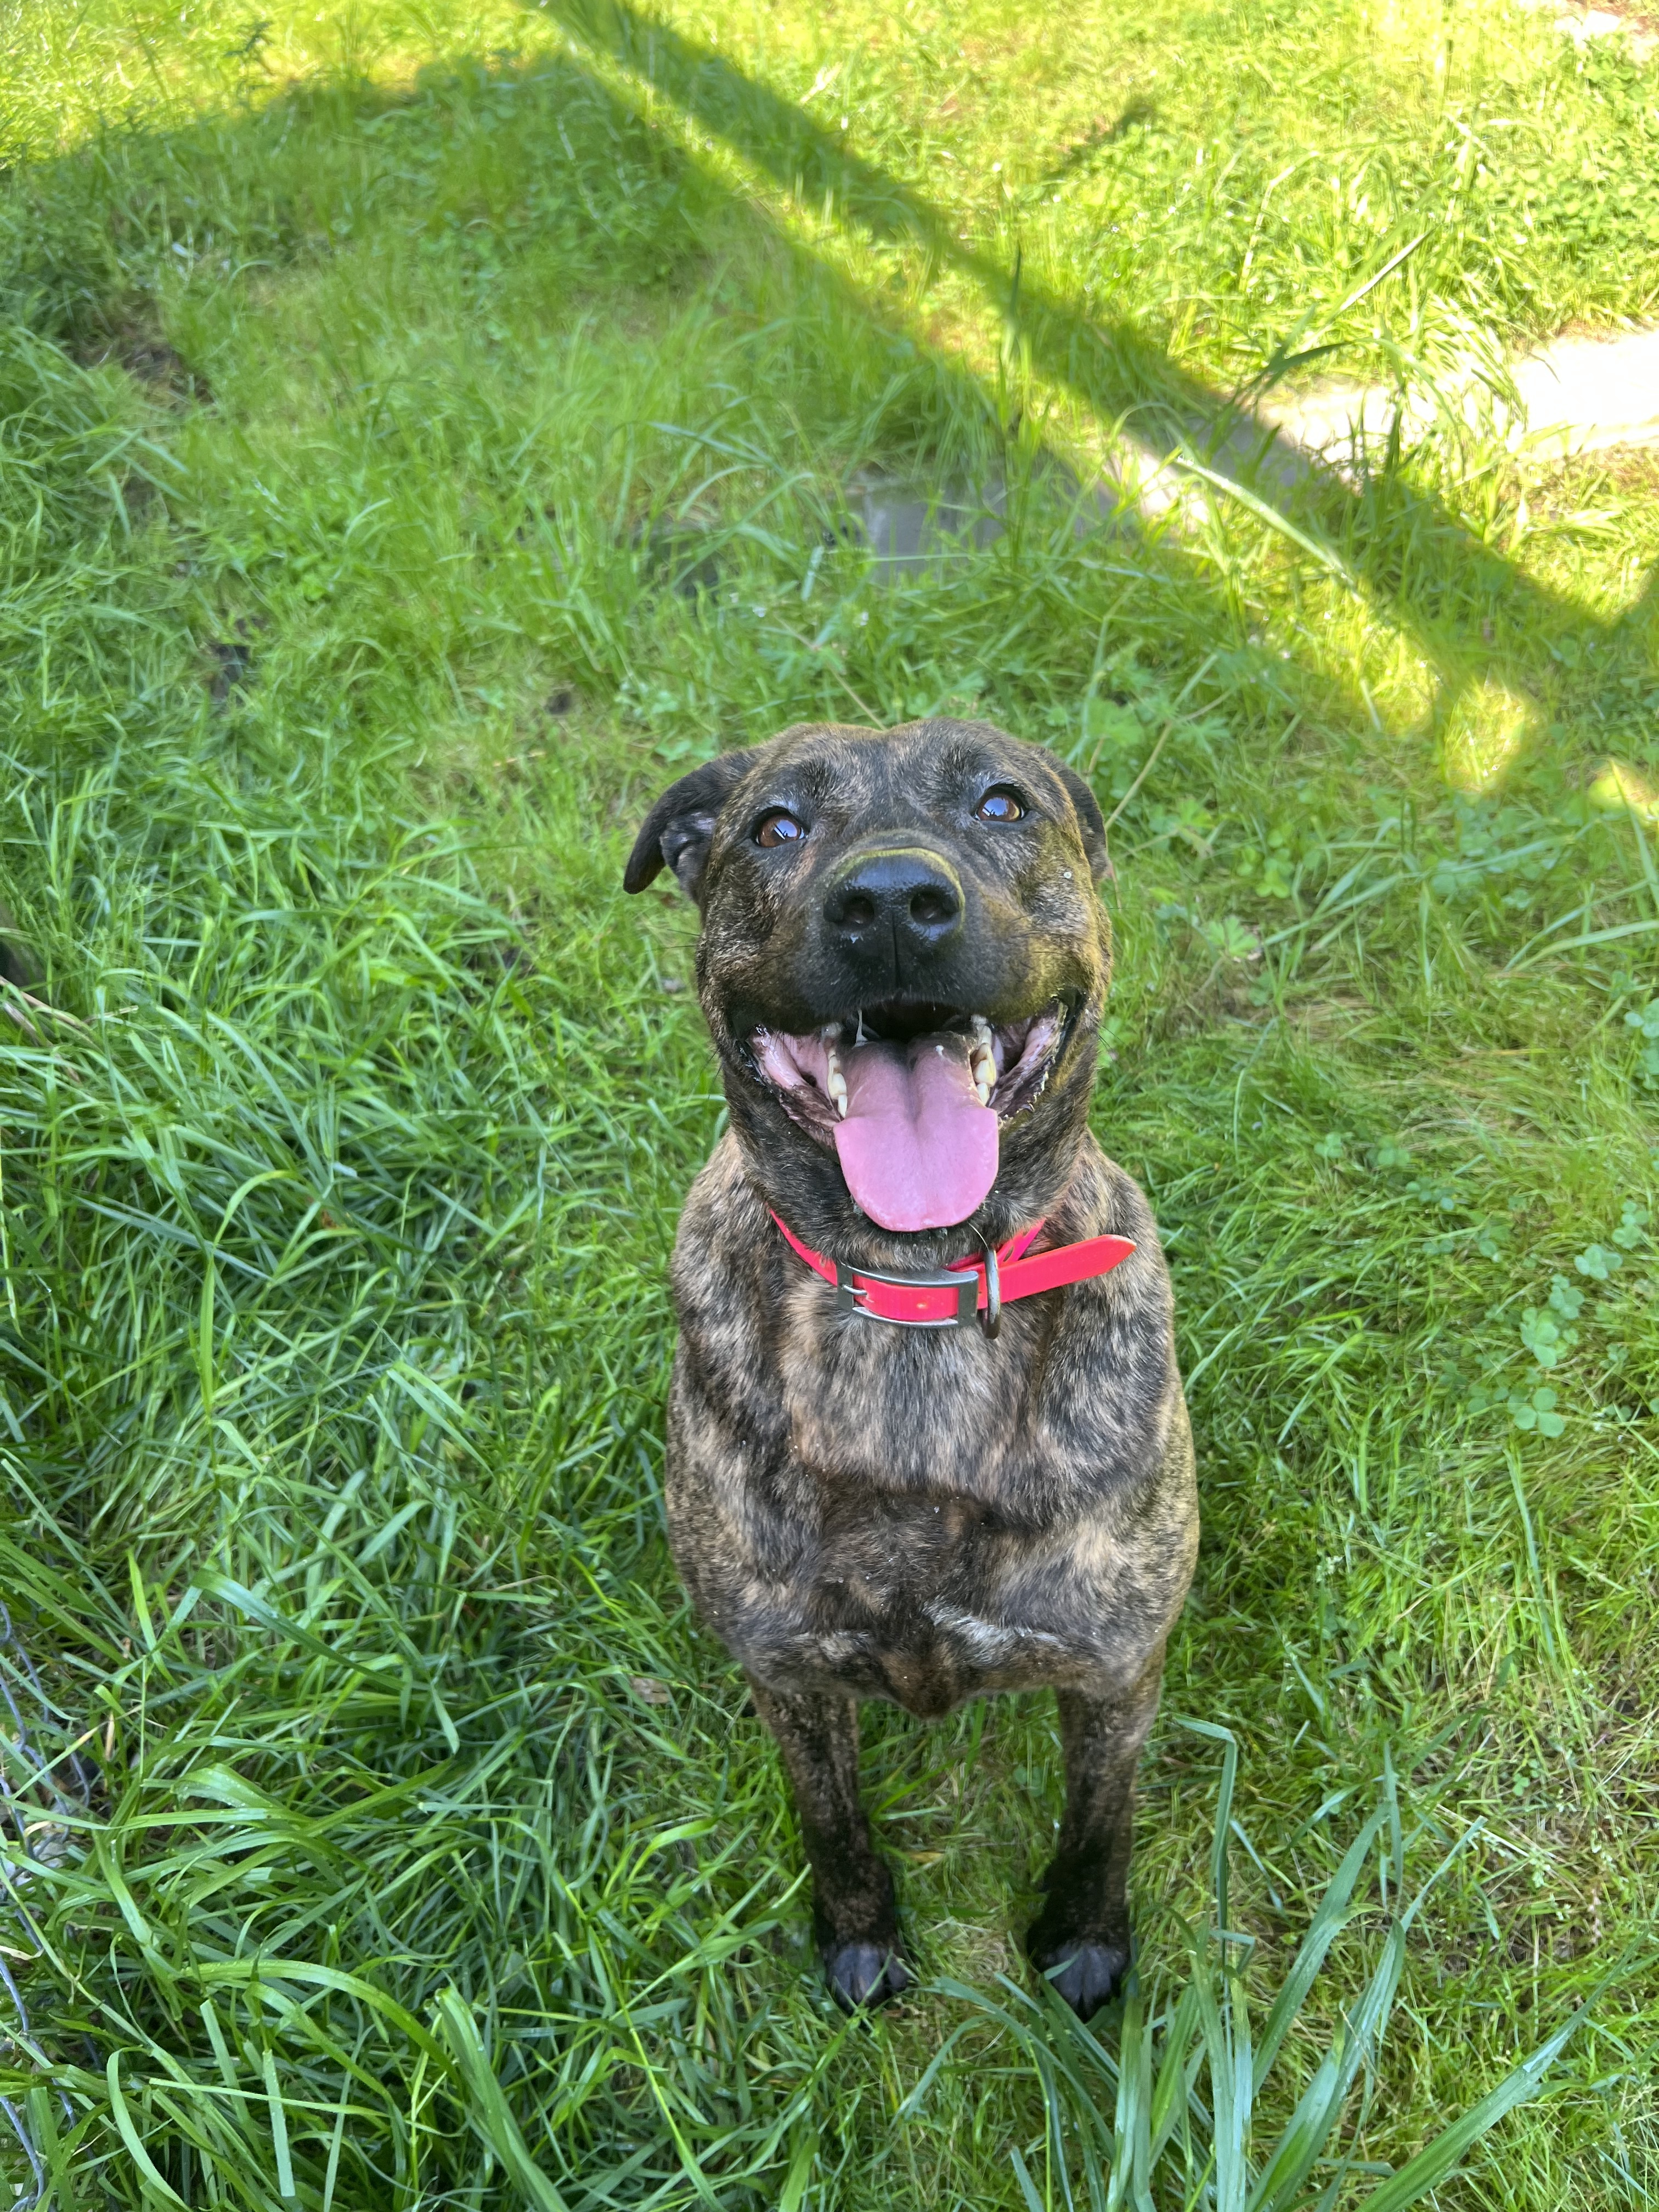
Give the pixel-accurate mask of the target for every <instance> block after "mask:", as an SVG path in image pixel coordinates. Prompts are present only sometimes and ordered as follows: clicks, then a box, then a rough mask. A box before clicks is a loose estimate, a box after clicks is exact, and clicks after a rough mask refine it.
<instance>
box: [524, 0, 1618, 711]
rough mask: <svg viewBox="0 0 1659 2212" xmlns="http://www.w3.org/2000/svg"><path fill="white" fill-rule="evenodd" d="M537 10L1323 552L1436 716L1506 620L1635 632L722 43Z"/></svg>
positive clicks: (1601, 637) (617, 8)
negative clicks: (1258, 394) (950, 210)
mask: <svg viewBox="0 0 1659 2212" xmlns="http://www.w3.org/2000/svg"><path fill="white" fill-rule="evenodd" d="M537 12H538V13H543V14H549V15H556V17H557V18H558V19H559V20H560V21H562V22H564V23H565V24H566V25H567V26H568V28H569V29H570V30H571V31H572V32H573V33H575V34H576V35H577V36H579V37H580V39H582V40H584V41H585V42H586V44H587V45H588V46H590V48H592V50H594V51H596V52H600V53H602V54H604V55H605V56H606V57H607V58H609V59H610V60H611V61H612V62H614V63H615V64H617V65H618V66H619V67H620V68H621V69H622V70H625V71H626V72H627V73H628V74H629V76H632V77H633V78H635V79H636V80H638V81H639V82H641V83H643V84H644V85H646V86H647V87H649V88H650V90H651V91H652V93H653V94H659V95H661V96H663V97H664V98H665V99H666V100H669V101H671V102H672V103H673V104H674V106H677V107H678V108H679V109H680V110H681V111H682V112H683V113H684V115H685V116H686V117H687V118H690V120H691V121H693V122H694V123H695V124H696V127H697V128H698V129H699V130H701V131H711V132H714V133H716V134H717V135H718V136H719V137H721V138H722V139H724V140H725V141H726V143H727V145H729V146H730V147H731V148H732V149H733V150H734V151H736V152H737V153H738V154H739V155H741V156H742V157H743V158H744V159H745V160H746V161H750V162H752V163H754V164H755V165H756V166H757V167H759V168H761V169H763V170H764V171H765V172H766V173H767V174H768V175H769V176H770V177H771V178H772V179H774V181H775V183H776V184H777V185H780V186H781V188H782V189H784V190H785V191H790V192H793V194H794V196H795V197H797V198H802V199H809V200H811V201H812V202H813V203H815V204H823V205H825V206H833V207H834V208H835V209H836V210H837V211H839V213H840V214H841V215H842V218H843V219H844V220H845V221H846V222H848V223H849V224H851V225H854V226H856V227H857V228H859V229H860V230H862V231H863V232H864V233H866V235H867V236H868V237H869V238H871V239H872V240H875V241H877V242H879V243H884V244H899V245H909V246H915V247H917V248H919V249H920V250H921V252H922V253H923V255H924V256H925V257H926V261H927V266H928V269H929V271H930V272H931V270H933V269H934V268H937V267H938V266H939V265H941V264H947V265H949V266H951V268H953V269H955V270H957V271H958V272H960V273H961V274H962V275H963V276H967V277H969V278H970V279H971V280H972V281H973V282H974V283H975V284H976V285H977V286H978V287H979V288H980V289H981V292H982V293H983V294H984V295H985V297H986V299H987V302H988V303H989V304H990V305H991V306H992V307H994V308H995V309H996V310H997V311H998V312H999V313H1001V314H1002V315H1003V316H1005V318H1009V319H1012V320H1013V321H1014V322H1015V324H1016V325H1017V337H1018V342H1019V343H1020V344H1021V345H1022V346H1024V347H1026V348H1029V357H1030V362H1031V363H1032V365H1033V367H1034V368H1036V369H1037V370H1038V371H1039V372H1040V373H1041V374H1042V375H1043V376H1045V377H1047V378H1048V379H1049V380H1052V381H1054V382H1055V383H1059V384H1062V385H1064V386H1066V388H1067V389H1069V390H1070V391H1071V392H1073V393H1074V394H1075V395H1076V396H1077V397H1078V398H1079V399H1080V400H1082V401H1083V402H1084V404H1085V405H1086V406H1087V407H1088V408H1089V409H1090V410H1091V411H1092V412H1093V413H1094V414H1095V415H1096V416H1097V418H1098V419H1100V420H1101V421H1102V422H1103V423H1105V424H1113V423H1121V424H1123V425H1124V426H1125V428H1127V429H1129V430H1131V431H1132V432H1133V434H1134V435H1137V436H1138V437H1139V439H1141V440H1142V441H1145V442H1146V444H1148V445H1150V446H1152V447H1153V448H1154V449H1156V451H1157V452H1158V453H1159V455H1160V456H1162V455H1163V454H1165V453H1176V454H1182V453H1184V454H1187V455H1190V456H1191V457H1193V458H1194V459H1198V460H1199V461H1200V463H1202V464H1204V465H1207V466H1208V467H1210V468H1211V469H1212V471H1214V474H1212V477H1210V478H1209V481H1210V482H1211V483H1212V484H1213V483H1215V482H1216V477H1223V476H1225V477H1229V478H1231V479H1232V480H1233V481H1234V482H1235V483H1238V484H1239V485H1241V486H1242V487H1243V490H1244V492H1245V494H1246V495H1247V496H1248V498H1249V500H1250V501H1255V502H1259V503H1260V505H1261V506H1262V507H1267V508H1268V509H1270V510H1271V516H1270V517H1269V518H1266V519H1267V520H1269V521H1270V522H1271V520H1272V519H1273V518H1277V519H1278V520H1280V521H1282V522H1284V523H1286V524H1289V525H1291V526H1292V527H1294V528H1295V529H1297V530H1298V531H1300V532H1303V533H1304V535H1311V536H1312V537H1313V538H1314V540H1315V542H1316V544H1322V550H1324V551H1325V552H1326V553H1327V554H1328V559H1329V562H1330V564H1331V565H1332V566H1334V567H1338V568H1340V569H1342V570H1343V571H1345V572H1346V574H1348V575H1349V576H1350V578H1351V579H1352V580H1353V582H1354V583H1355V584H1356V586H1358V588H1360V589H1361V590H1362V591H1363V592H1364V594H1365V595H1366V596H1367V597H1368V599H1370V600H1371V601H1372V602H1373V603H1374V604H1375V605H1376V606H1377V608H1378V609H1379V611H1382V612H1383V614H1384V615H1385V617H1386V618H1387V619H1388V620H1389V621H1390V622H1391V623H1394V624H1395V625H1396V626H1397V627H1398V628H1400V629H1402V630H1404V631H1406V632H1407V633H1409V635H1411V636H1412V638H1413V641H1414V642H1415V644H1416V646H1417V647H1418V648H1419V651H1420V652H1421V653H1424V655H1425V657H1426V658H1427V659H1429V660H1430V661H1431V663H1432V665H1433V666H1434V668H1435V670H1436V672H1437V677H1438V679H1439V683H1440V686H1441V694H1440V699H1439V704H1438V710H1437V720H1438V721H1439V722H1440V723H1442V724H1443V723H1444V722H1445V720H1447V719H1448V718H1449V715H1450V714H1451V712H1452V711H1453V709H1454V708H1455V704H1456V702H1457V699H1458V697H1459V696H1460V695H1461V694H1462V691H1463V690H1464V689H1465V688H1466V687H1467V686H1468V684H1470V683H1472V682H1477V681H1480V680H1481V679H1488V680H1492V681H1496V682H1498V683H1504V682H1505V681H1506V680H1507V681H1509V682H1511V683H1514V682H1517V681H1518V680H1519V678H1520V673H1521V671H1520V666H1519V665H1518V659H1517V656H1515V655H1512V654H1510V653H1508V652H1507V651H1505V650H1504V649H1502V648H1498V647H1495V645H1494V643H1493V642H1492V641H1491V638H1492V629H1493V627H1494V623H1495V618H1496V617H1498V614H1499V612H1500V611H1501V613H1502V616H1503V618H1504V622H1505V623H1506V626H1508V627H1511V628H1514V629H1518V630H1519V631H1520V632H1521V633H1522V635H1523V636H1524V637H1526V638H1528V639H1537V640H1547V639H1550V638H1554V637H1559V636H1562V635H1570V636H1572V637H1573V638H1575V639H1576V640H1577V641H1578V643H1579V644H1580V646H1581V647H1582V646H1583V645H1585V644H1593V645H1595V646H1597V647H1601V649H1602V650H1603V652H1604V653H1605V651H1606V649H1607V647H1610V646H1613V645H1614V644H1615V643H1617V644H1619V645H1621V646H1622V645H1623V643H1624V642H1625V641H1626V640H1627V639H1632V638H1638V639H1639V636H1640V635H1641V631H1642V629H1643V627H1644V624H1645V622H1646V621H1647V619H1648V618H1649V617H1650V616H1651V615H1652V613H1653V612H1654V607H1655V603H1654V600H1653V598H1652V586H1651V585H1650V586H1649V591H1648V592H1646V593H1644V597H1643V599H1642V600H1641V601H1640V603H1639V604H1638V605H1637V606H1636V607H1634V608H1632V610H1630V611H1628V612H1627V613H1626V614H1624V615H1621V616H1618V617H1612V618H1606V617H1601V616H1598V615H1595V614H1594V613H1592V612H1590V611H1588V610H1586V609H1585V608H1584V607H1583V605H1579V604H1578V603H1577V602H1575V601H1574V600H1573V599H1571V598H1570V597H1568V596H1566V595H1565V594H1563V593H1560V592H1555V591H1553V590H1551V589H1550V588H1549V587H1548V586H1546V585H1543V584H1541V583H1539V582H1537V581H1536V580H1534V578H1532V577H1530V576H1528V574H1526V573H1525V572H1524V571H1523V570H1522V568H1520V566H1519V565H1518V564H1517V563H1516V562H1515V561H1514V560H1512V559H1510V558H1509V557H1508V556H1505V555H1504V553H1502V552H1500V551H1498V550H1496V549H1494V548H1493V547H1492V545H1490V544H1486V542H1485V541H1484V540H1482V539H1481V538H1480V537H1478V536H1477V535H1476V534H1475V532H1474V531H1472V530H1471V528H1470V527H1469V526H1468V523H1467V522H1466V521H1464V520H1462V518H1461V517H1460V516H1459V515H1457V514H1456V513H1454V512H1453V511H1452V510H1451V509H1450V508H1449V507H1447V506H1446V504H1445V503H1444V502H1443V501H1442V500H1440V499H1438V498H1436V497H1434V496H1433V495H1430V494H1428V493H1426V492H1425V491H1424V490H1422V489H1419V488H1418V487H1416V486H1414V485H1413V484H1412V483H1410V482H1409V481H1408V480H1407V477H1406V476H1405V474H1404V472H1403V471H1401V469H1400V468H1399V467H1398V466H1396V465H1385V466H1384V467H1383V469H1382V470H1380V471H1377V472H1376V473H1374V474H1371V475H1369V476H1368V477H1366V478H1365V479H1364V481H1362V482H1361V483H1359V484H1358V486H1357V487H1356V486H1354V485H1352V484H1350V483H1347V482H1345V481H1344V479H1343V478H1342V477H1340V475H1338V474H1337V473H1335V472H1334V471H1333V470H1331V469H1330V468H1329V467H1328V466H1323V465H1321V464H1320V463H1318V462H1317V461H1316V460H1314V459H1310V457H1309V456H1308V455H1307V454H1306V453H1304V452H1303V451H1302V450H1301V449H1300V448H1298V447H1296V446H1294V445H1292V444H1291V442H1290V441H1287V440H1286V439H1285V438H1284V437H1283V436H1282V435H1280V434H1279V432H1278V431H1277V430H1276V429H1275V428H1273V425H1272V424H1271V423H1269V422H1267V421H1265V420H1264V419H1262V418H1261V417H1260V416H1256V415H1255V414H1253V413H1252V412H1251V410H1249V407H1248V406H1246V405H1244V404H1242V403H1241V401H1240V400H1239V398H1237V395H1235V394H1232V393H1230V392H1225V391H1223V390H1222V389H1220V388H1219V387H1218V386H1216V385H1214V384H1212V383H1211V382H1209V381H1206V380H1205V379H1204V378H1203V377H1201V376H1199V375H1196V374H1194V373H1193V372H1192V371H1191V370H1190V369H1188V368H1185V367H1183V366H1182V364H1180V363H1178V362H1175V361H1174V360H1172V359H1171V358H1170V355H1169V353H1168V351H1167V350H1166V349H1165V348H1164V346H1163V345H1162V344H1161V343H1159V342H1158V340H1157V339H1156V338H1154V337H1151V336H1149V335H1148V333H1147V332H1146V331H1145V330H1143V329H1142V328H1141V327H1140V325H1139V324H1138V323H1137V322H1136V321H1135V320H1134V319H1133V317H1130V316H1127V315H1115V316H1109V317H1105V318H1101V319H1095V318H1091V316H1089V315H1087V314H1085V313H1082V312H1081V311H1080V310H1079V308H1078V307H1076V306H1075V305H1073V304H1072V303H1071V302H1068V301H1066V300H1064V299H1061V298H1058V297H1056V296H1054V295H1053V294H1051V293H1048V292H1046V291H1045V290H1044V289H1042V288H1041V287H1040V286H1035V285H1033V284H1031V283H1029V282H1027V281H1022V279H1021V276H1020V274H1019V271H1018V262H1016V265H1015V267H1013V268H1009V267H1006V266H1005V265H1004V264H1002V263H1000V262H999V261H997V260H995V259H994V258H992V257H991V256H990V255H988V254H986V253H984V252H979V251H976V250H975V248H974V247H972V246H969V245H967V244H965V243H964V242H963V240H960V239H959V238H958V237H957V235H956V234H955V233H954V232H953V231H952V229H951V223H950V221H949V219H948V218H947V217H946V216H945V214H944V213H943V212H942V211H941V210H939V208H937V207H935V206H934V205H933V203H932V202H931V201H929V200H927V198H925V197H923V196H922V195H921V194H920V193H919V192H917V191H915V189H914V188H913V187H912V186H911V185H908V184H906V183H904V182H903V181H902V179H898V178H896V177H894V176H891V175H890V174H889V173H887V172H886V171H885V170H884V169H882V168H880V167H878V166H877V165H876V164H875V163H873V162H872V161H867V160H866V159H865V158H864V157H863V156H861V155H858V154H855V153H854V152H852V151H851V150H849V149H848V148H847V147H846V146H845V143H844V142H843V141H842V139H841V137H840V134H839V133H831V132H829V131H825V130H823V129H822V128H820V127H819V125H817V124H816V123H815V122H814V121H813V120H812V119H811V117H810V116H808V115H806V114H805V113H804V112H803V111H802V110H801V109H800V108H799V107H798V106H794V105H793V104H792V103H791V102H790V101H788V100H785V99H783V98H782V97H781V96H780V95H779V94H776V93H775V92H773V91H771V90H769V88H767V87H766V86H764V85H763V84H759V83H757V82H756V81H755V80H754V79H753V78H751V77H749V76H744V74H743V72H742V71H741V70H738V68H737V67H736V66H735V65H734V64H732V62H730V61H729V60H727V59H726V57H725V56H724V55H723V54H721V53H720V52H718V51H716V50H715V49H714V48H712V47H709V46H702V45H699V44H697V43H696V41H694V40H690V39H687V38H685V37H684V35H683V34H681V33H679V32H678V31H675V30H673V29H671V28H670V27H667V26H665V25H664V24H662V23H659V22H657V21H653V20H652V19H650V18H649V17H647V16H644V15H641V14H639V13H638V12H636V11H635V9H631V8H629V6H627V5H626V4H625V0H539V5H538V9H537ZM1127 119H1133V118H1127ZM868 312H870V310H869V309H868V307H867V304H866V313H868ZM957 373H958V374H963V375H967V374H969V372H967V371H965V370H961V369H958V372H957ZM987 396H988V395H987ZM1225 495H1226V494H1225V492H1224V496H1225ZM1519 658H1520V659H1524V658H1525V656H1524V655H1522V656H1520V657H1519ZM1579 688H1580V689H1582V688H1583V687H1579ZM1587 703H1588V702H1587Z"/></svg>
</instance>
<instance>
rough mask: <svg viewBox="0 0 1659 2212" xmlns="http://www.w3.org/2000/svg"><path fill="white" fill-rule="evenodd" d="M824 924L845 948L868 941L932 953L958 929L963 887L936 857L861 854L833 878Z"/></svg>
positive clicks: (913, 852)
mask: <svg viewBox="0 0 1659 2212" xmlns="http://www.w3.org/2000/svg"><path fill="white" fill-rule="evenodd" d="M823 918H824V920H825V921H827V922H828V923H829V927H830V928H831V929H832V930H833V931H834V932H835V933H836V936H837V937H839V938H840V939H842V942H843V943H844V944H847V945H857V944H859V943H860V940H861V939H864V938H866V936H872V937H878V938H879V939H881V940H882V941H883V942H886V941H887V939H888V937H889V933H891V935H892V936H893V937H894V938H896V939H897V941H898V943H899V944H901V945H906V946H908V947H910V948H913V949H914V950H915V951H930V952H931V951H934V950H936V949H937V948H938V947H939V946H940V945H945V943H946V942H947V941H948V940H949V939H951V938H952V937H954V936H955V934H956V933H957V930H959V929H960V928H961V927H962V885H961V884H959V883H958V882H957V878H956V877H955V875H954V874H953V873H952V872H951V869H950V867H949V866H947V865H946V863H945V861H944V860H941V859H940V857H939V854H937V853H928V852H924V851H922V850H921V848H919V847H915V846H902V847H899V848H895V849H892V850H890V851H887V852H881V853H860V854H855V855H854V858H853V859H852V860H848V861H847V862H846V863H845V864H844V865H843V866H842V867H841V868H840V869H839V870H838V871H837V872H836V875H835V877H834V878H833V880H832V881H831V883H830V885H829V890H827V891H826V892H825V893H824V898H823Z"/></svg>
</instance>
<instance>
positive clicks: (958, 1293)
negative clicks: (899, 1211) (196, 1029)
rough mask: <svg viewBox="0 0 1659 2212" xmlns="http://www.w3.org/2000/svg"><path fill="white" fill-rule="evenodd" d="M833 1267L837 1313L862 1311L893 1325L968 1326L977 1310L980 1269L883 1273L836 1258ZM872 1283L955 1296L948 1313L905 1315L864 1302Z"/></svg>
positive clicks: (866, 1315) (873, 1319) (892, 1288)
mask: <svg viewBox="0 0 1659 2212" xmlns="http://www.w3.org/2000/svg"><path fill="white" fill-rule="evenodd" d="M835 1267H836V1312H837V1313H845V1314H862V1315H863V1316H864V1318H865V1319H866V1321H884V1322H890V1323H891V1325H892V1326H893V1327H894V1328H972V1326H973V1324H974V1322H975V1317H976V1316H977V1314H978V1310H979V1271H978V1269H977V1268H972V1267H970V1268H969V1269H968V1270H967V1271H966V1273H963V1271H962V1270H961V1269H959V1268H956V1267H951V1268H942V1269H940V1270H939V1272H938V1273H934V1274H926V1275H921V1274H915V1275H886V1274H884V1273H882V1272H881V1270H880V1269H879V1268H878V1267H856V1268H854V1267H848V1265H847V1263H846V1262H845V1261H842V1260H837V1261H836V1263H835ZM872 1283H879V1284H880V1285H881V1286H882V1287H883V1289H884V1290H892V1291H899V1292H900V1293H901V1294H902V1293H903V1292H905V1291H913V1292H914V1291H950V1292H951V1296H952V1297H953V1298H954V1299H955V1302H956V1303H955V1306H954V1309H953V1310H951V1312H949V1313H928V1314H905V1313H880V1312H878V1311H877V1310H876V1309H875V1308H874V1307H873V1306H872V1305H870V1304H867V1303H866V1298H865V1297H864V1291H865V1290H866V1289H867V1287H868V1286H869V1285H871V1284H872Z"/></svg>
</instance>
